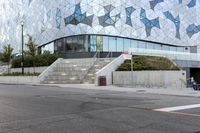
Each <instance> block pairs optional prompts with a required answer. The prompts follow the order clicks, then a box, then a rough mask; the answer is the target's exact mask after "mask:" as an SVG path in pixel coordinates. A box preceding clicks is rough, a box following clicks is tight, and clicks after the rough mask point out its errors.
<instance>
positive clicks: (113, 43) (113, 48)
mask: <svg viewBox="0 0 200 133" xmlns="http://www.w3.org/2000/svg"><path fill="white" fill-rule="evenodd" d="M116 40H117V39H116V37H109V51H110V52H116V50H117V49H116V42H117V41H116Z"/></svg>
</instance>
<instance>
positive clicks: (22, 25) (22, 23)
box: [21, 20, 24, 75]
mask: <svg viewBox="0 0 200 133" xmlns="http://www.w3.org/2000/svg"><path fill="white" fill-rule="evenodd" d="M21 27H22V59H21V67H22V74H23V75H24V21H23V20H21Z"/></svg>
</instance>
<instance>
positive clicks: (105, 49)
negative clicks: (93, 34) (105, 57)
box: [103, 36, 109, 52]
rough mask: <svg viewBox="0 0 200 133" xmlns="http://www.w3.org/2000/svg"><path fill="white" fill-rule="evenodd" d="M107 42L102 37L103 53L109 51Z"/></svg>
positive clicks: (106, 38)
mask: <svg viewBox="0 0 200 133" xmlns="http://www.w3.org/2000/svg"><path fill="white" fill-rule="evenodd" d="M108 44H109V40H108V37H107V36H104V37H103V51H104V52H108V51H109V45H108Z"/></svg>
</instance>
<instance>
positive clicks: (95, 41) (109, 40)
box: [41, 35, 190, 53]
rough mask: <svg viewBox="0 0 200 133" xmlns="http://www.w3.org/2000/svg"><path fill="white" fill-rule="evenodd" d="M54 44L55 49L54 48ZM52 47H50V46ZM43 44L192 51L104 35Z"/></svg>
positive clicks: (67, 48) (63, 48)
mask: <svg viewBox="0 0 200 133" xmlns="http://www.w3.org/2000/svg"><path fill="white" fill-rule="evenodd" d="M52 44H54V49H53V48H52ZM49 47H50V48H49ZM49 47H48V46H46V45H45V46H42V47H41V50H48V49H50V50H51V51H53V50H54V52H56V53H66V52H128V51H129V49H130V48H141V49H154V50H164V51H177V52H190V48H189V47H177V46H170V45H164V44H159V43H154V42H146V41H140V40H134V39H129V38H122V37H112V36H102V35H79V36H71V37H66V38H62V39H58V40H56V41H54V43H51V46H49Z"/></svg>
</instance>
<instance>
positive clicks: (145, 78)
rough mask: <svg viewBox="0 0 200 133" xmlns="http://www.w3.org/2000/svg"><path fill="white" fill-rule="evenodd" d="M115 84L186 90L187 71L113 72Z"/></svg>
mask: <svg viewBox="0 0 200 133" xmlns="http://www.w3.org/2000/svg"><path fill="white" fill-rule="evenodd" d="M113 84H114V85H117V86H134V87H148V88H159V87H162V88H185V87H186V72H185V71H134V72H113Z"/></svg>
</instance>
